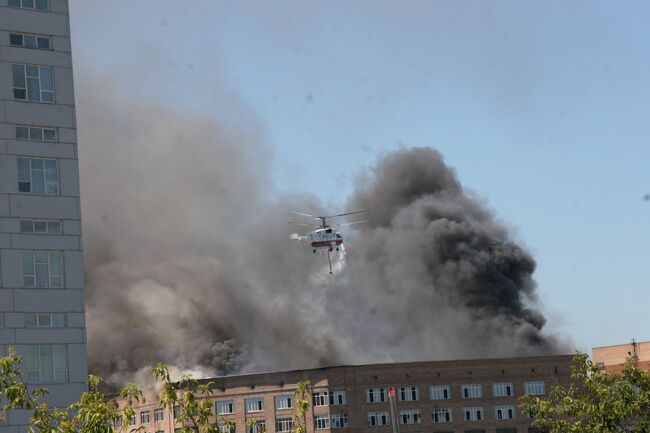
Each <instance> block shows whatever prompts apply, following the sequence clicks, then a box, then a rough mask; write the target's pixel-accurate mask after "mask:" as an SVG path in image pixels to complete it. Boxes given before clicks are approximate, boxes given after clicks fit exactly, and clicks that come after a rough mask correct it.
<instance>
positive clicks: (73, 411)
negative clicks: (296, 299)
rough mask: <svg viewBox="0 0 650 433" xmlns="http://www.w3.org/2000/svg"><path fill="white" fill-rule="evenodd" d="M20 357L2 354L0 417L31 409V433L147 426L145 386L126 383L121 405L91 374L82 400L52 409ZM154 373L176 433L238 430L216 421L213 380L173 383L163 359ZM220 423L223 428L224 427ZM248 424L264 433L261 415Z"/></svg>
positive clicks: (303, 398) (301, 396) (301, 418)
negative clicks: (139, 416)
mask: <svg viewBox="0 0 650 433" xmlns="http://www.w3.org/2000/svg"><path fill="white" fill-rule="evenodd" d="M21 360H22V359H21V357H20V356H18V355H17V354H16V352H15V351H14V350H13V349H12V348H10V349H9V355H8V356H6V357H4V358H0V402H2V403H3V405H2V406H1V411H0V416H1V415H2V414H4V413H6V412H7V411H10V410H14V409H23V410H27V411H30V412H31V421H30V426H29V433H115V432H116V431H118V432H126V431H128V432H129V433H135V432H138V431H141V430H143V429H144V428H145V426H143V425H141V426H140V427H137V428H136V427H133V426H132V424H133V423H132V422H131V420H132V419H135V416H136V413H135V410H134V409H133V406H134V405H135V404H136V403H138V402H140V400H141V399H142V398H143V394H142V390H141V389H140V387H139V386H138V385H136V384H134V383H128V384H126V385H125V386H124V387H123V388H122V390H121V391H120V394H119V395H120V397H121V399H122V401H123V402H124V404H123V407H122V408H121V409H120V408H119V405H118V404H117V402H115V401H114V400H107V399H106V396H105V395H104V394H103V393H102V392H100V391H99V386H100V384H101V382H102V379H101V378H100V377H98V376H93V375H91V376H89V377H88V391H86V392H84V393H83V394H82V395H81V398H80V399H79V401H77V402H75V403H73V404H71V405H70V406H68V407H67V408H63V409H60V408H52V407H49V406H48V405H47V404H46V403H45V402H43V397H45V396H46V395H47V394H48V391H47V389H45V388H33V387H28V386H27V385H26V383H25V381H24V380H23V377H22V375H21V372H20V368H19V365H20V362H21ZM151 373H152V375H153V377H154V379H155V380H156V382H157V383H158V385H159V386H158V387H157V389H158V402H159V404H160V406H161V407H163V408H165V409H167V410H168V413H172V414H173V416H174V422H175V424H176V425H177V426H178V428H176V432H177V433H222V432H224V433H225V432H229V433H230V432H232V433H234V427H235V423H234V422H233V421H231V420H228V419H225V418H221V419H219V420H218V421H219V423H218V424H219V425H217V424H215V423H214V422H213V420H214V419H215V418H214V417H213V413H212V407H213V404H212V400H211V399H210V398H209V397H210V396H211V395H212V394H213V391H212V386H213V382H203V381H202V382H199V381H197V380H195V379H193V378H192V377H191V376H183V377H181V379H180V380H179V381H177V382H172V379H171V375H170V373H169V369H168V368H167V366H166V365H165V364H158V365H156V366H155V367H154V368H153V369H152V370H151ZM311 394H312V391H311V383H310V382H309V381H303V382H300V383H298V386H297V388H296V390H295V392H294V397H295V400H296V409H295V417H294V420H295V422H294V426H293V433H306V430H307V428H306V419H307V411H308V409H309V405H310V398H311ZM219 426H220V427H219ZM246 427H247V429H249V430H250V429H252V428H253V427H255V430H256V431H257V433H265V429H264V428H263V427H262V425H261V424H260V422H259V421H258V420H249V421H248V422H247V423H246Z"/></svg>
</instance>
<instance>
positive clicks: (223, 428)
mask: <svg viewBox="0 0 650 433" xmlns="http://www.w3.org/2000/svg"><path fill="white" fill-rule="evenodd" d="M218 427H219V431H220V432H221V433H235V432H236V431H237V425H236V424H235V422H234V421H224V422H223V423H220V424H219V425H218Z"/></svg>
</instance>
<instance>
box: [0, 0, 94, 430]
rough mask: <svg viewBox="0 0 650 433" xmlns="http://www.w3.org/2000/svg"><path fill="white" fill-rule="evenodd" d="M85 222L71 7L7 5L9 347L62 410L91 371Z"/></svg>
mask: <svg viewBox="0 0 650 433" xmlns="http://www.w3.org/2000/svg"><path fill="white" fill-rule="evenodd" d="M80 218H81V216H80V205H79V166H78V161H77V134H76V120H75V106H74V86H73V80H72V57H71V53H70V22H69V14H68V1H67V0H0V351H2V352H5V351H6V350H7V348H8V347H9V346H14V347H15V348H16V350H17V352H18V353H19V354H20V355H22V356H23V357H24V359H23V363H22V370H23V374H24V377H25V379H26V380H27V381H28V382H30V383H33V384H35V385H38V386H44V387H47V388H48V389H49V390H50V396H49V400H50V403H51V404H53V405H56V406H63V405H67V404H68V403H70V402H72V401H74V400H76V399H77V398H78V397H79V395H80V394H81V392H82V391H83V390H84V389H85V382H86V377H87V373H88V371H87V370H88V368H87V355H86V332H85V319H84V276H83V257H82V242H81V219H80ZM26 423H27V419H26V416H25V414H24V413H20V412H10V413H9V414H7V416H6V417H5V419H4V420H2V421H0V433H10V432H11V433H18V432H21V433H22V432H25V431H26Z"/></svg>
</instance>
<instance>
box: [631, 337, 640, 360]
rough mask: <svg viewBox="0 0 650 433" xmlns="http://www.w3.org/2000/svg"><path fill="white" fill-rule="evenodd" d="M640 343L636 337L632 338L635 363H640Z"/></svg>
mask: <svg viewBox="0 0 650 433" xmlns="http://www.w3.org/2000/svg"><path fill="white" fill-rule="evenodd" d="M637 346H638V344H637V342H636V339H635V338H633V339H632V353H631V355H632V361H634V365H637V364H638V363H639V352H638V347H637Z"/></svg>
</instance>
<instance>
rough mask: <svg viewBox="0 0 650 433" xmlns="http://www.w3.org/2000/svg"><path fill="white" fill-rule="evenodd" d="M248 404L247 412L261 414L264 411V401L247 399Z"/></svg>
mask: <svg viewBox="0 0 650 433" xmlns="http://www.w3.org/2000/svg"><path fill="white" fill-rule="evenodd" d="M244 401H245V403H246V412H247V413H248V412H261V411H263V410H264V400H262V399H261V398H247V399H246V400H244Z"/></svg>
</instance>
